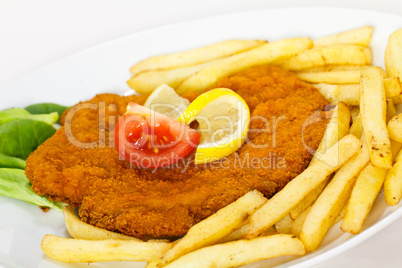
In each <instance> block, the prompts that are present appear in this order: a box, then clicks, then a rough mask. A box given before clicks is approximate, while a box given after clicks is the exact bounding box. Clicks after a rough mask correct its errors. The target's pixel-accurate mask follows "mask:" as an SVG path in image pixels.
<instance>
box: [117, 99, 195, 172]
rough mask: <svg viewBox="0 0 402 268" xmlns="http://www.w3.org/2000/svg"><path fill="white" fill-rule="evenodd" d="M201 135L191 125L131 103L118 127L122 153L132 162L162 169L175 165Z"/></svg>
mask: <svg viewBox="0 0 402 268" xmlns="http://www.w3.org/2000/svg"><path fill="white" fill-rule="evenodd" d="M200 137H201V135H200V134H199V133H198V132H197V131H196V130H194V129H191V128H190V127H188V126H187V125H185V124H183V123H181V122H179V121H177V120H174V119H173V118H170V117H167V116H165V115H163V114H160V113H157V112H154V111H151V110H149V109H148V108H145V107H143V106H141V105H138V104H135V103H130V104H129V105H128V107H127V112H126V113H125V114H124V116H123V117H122V118H121V119H120V120H119V122H118V123H117V125H116V128H115V130H114V143H115V147H116V149H117V151H118V152H119V154H120V155H121V156H122V157H124V158H125V159H126V160H127V161H129V162H130V163H132V164H134V165H136V166H140V167H145V168H159V167H166V166H169V165H172V164H174V163H176V162H178V161H180V160H181V159H183V158H185V157H186V156H188V155H189V154H190V153H191V152H192V151H194V149H195V148H196V147H197V145H198V143H199V141H200Z"/></svg>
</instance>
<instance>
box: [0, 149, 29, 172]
mask: <svg viewBox="0 0 402 268" xmlns="http://www.w3.org/2000/svg"><path fill="white" fill-rule="evenodd" d="M2 167H3V168H4V167H6V168H20V169H25V167H26V162H25V161H24V160H22V159H19V158H16V157H12V156H8V155H5V154H2V153H0V168H2Z"/></svg>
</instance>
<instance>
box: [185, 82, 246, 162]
mask: <svg viewBox="0 0 402 268" xmlns="http://www.w3.org/2000/svg"><path fill="white" fill-rule="evenodd" d="M178 120H179V121H180V122H183V123H185V124H187V125H188V124H190V123H192V122H194V121H197V123H198V127H197V130H198V132H199V133H200V134H201V140H200V144H199V145H198V147H197V151H196V155H195V163H196V164H203V163H208V162H212V161H215V160H218V159H221V158H223V157H225V156H228V155H230V154H231V153H233V152H234V151H236V150H237V149H239V148H240V147H241V146H242V145H243V143H244V141H245V139H246V137H247V132H248V128H249V121H250V110H249V108H248V106H247V103H246V102H245V101H244V99H243V98H242V97H240V96H239V95H238V94H236V93H235V92H233V91H232V90H230V89H227V88H216V89H213V90H210V91H208V92H206V93H204V94H202V95H200V96H198V97H197V98H196V99H195V100H194V101H193V102H192V103H191V104H190V105H189V106H188V107H187V109H186V110H185V111H184V113H183V114H182V115H181V116H180V117H179V118H178Z"/></svg>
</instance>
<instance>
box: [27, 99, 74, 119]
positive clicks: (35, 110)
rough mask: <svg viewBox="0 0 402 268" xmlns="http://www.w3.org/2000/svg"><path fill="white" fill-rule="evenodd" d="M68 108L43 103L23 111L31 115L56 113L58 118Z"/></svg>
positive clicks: (30, 106)
mask: <svg viewBox="0 0 402 268" xmlns="http://www.w3.org/2000/svg"><path fill="white" fill-rule="evenodd" d="M68 108H70V107H67V106H63V105H59V104H56V103H50V102H45V103H37V104H32V105H29V106H27V107H25V110H27V111H28V112H30V113H31V114H49V113H53V112H56V113H58V114H59V118H60V116H61V114H62V113H63V112H64V111H65V110H67V109H68Z"/></svg>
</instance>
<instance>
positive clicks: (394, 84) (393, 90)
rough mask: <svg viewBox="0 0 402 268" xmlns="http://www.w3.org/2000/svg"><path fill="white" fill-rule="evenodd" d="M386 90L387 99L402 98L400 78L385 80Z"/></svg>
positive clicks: (387, 78)
mask: <svg viewBox="0 0 402 268" xmlns="http://www.w3.org/2000/svg"><path fill="white" fill-rule="evenodd" d="M384 89H385V96H387V98H394V97H400V96H401V94H402V86H401V82H400V80H399V77H386V78H384Z"/></svg>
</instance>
